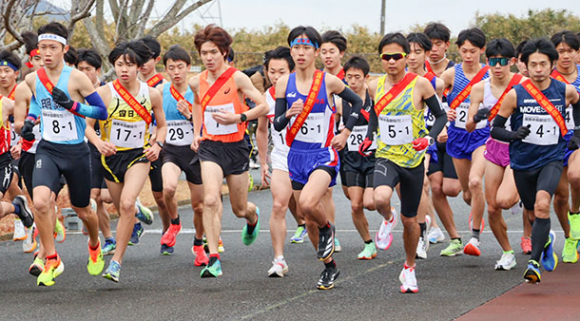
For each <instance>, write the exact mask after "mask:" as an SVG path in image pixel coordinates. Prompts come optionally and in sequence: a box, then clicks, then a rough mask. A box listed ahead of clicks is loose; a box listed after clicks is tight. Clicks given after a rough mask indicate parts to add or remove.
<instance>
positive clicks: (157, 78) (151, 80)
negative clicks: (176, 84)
mask: <svg viewBox="0 0 580 321" xmlns="http://www.w3.org/2000/svg"><path fill="white" fill-rule="evenodd" d="M163 79H165V78H163V75H162V74H157V75H155V76H153V77H151V78H149V80H147V86H149V87H155V86H157V85H159V84H160V83H161V82H163Z"/></svg>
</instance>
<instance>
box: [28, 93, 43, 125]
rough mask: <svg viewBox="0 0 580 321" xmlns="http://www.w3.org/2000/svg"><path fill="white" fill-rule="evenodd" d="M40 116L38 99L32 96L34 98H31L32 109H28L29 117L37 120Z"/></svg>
mask: <svg viewBox="0 0 580 321" xmlns="http://www.w3.org/2000/svg"><path fill="white" fill-rule="evenodd" d="M39 115H40V105H39V104H38V102H36V97H35V96H34V95H32V98H30V108H29V109H28V116H27V117H31V118H33V119H34V120H36V119H37V118H38V116H39Z"/></svg>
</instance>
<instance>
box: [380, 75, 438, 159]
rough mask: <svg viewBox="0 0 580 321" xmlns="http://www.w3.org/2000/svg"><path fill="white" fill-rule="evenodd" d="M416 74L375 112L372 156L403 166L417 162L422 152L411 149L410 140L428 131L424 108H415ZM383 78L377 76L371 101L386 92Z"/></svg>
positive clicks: (421, 156) (411, 143) (421, 157)
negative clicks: (386, 103)
mask: <svg viewBox="0 0 580 321" xmlns="http://www.w3.org/2000/svg"><path fill="white" fill-rule="evenodd" d="M417 78H418V77H416V78H415V79H413V80H412V81H411V82H410V83H409V84H408V85H407V87H406V88H405V89H403V91H402V92H401V93H400V94H399V96H397V97H396V98H395V99H393V100H392V101H391V102H390V103H389V104H388V105H387V106H386V107H385V108H384V109H383V110H382V111H381V112H380V114H378V115H377V117H378V121H379V126H378V128H377V132H378V134H377V151H376V153H375V157H377V158H379V157H380V158H387V159H389V160H390V161H392V162H393V163H395V164H397V165H399V166H401V167H404V168H415V167H417V166H419V165H420V164H421V162H422V161H423V157H424V155H425V152H424V151H421V152H418V151H416V150H415V149H413V140H415V139H417V138H419V137H425V136H426V135H427V133H428V131H427V129H426V128H425V117H424V116H423V113H424V111H423V109H421V110H417V108H415V103H414V100H413V94H414V92H415V85H416V84H417ZM386 79H387V76H386V75H385V76H382V77H381V78H379V82H378V84H377V92H376V94H375V104H376V103H377V102H379V101H380V100H381V98H382V97H383V96H384V95H385V94H387V92H388V90H385V83H386Z"/></svg>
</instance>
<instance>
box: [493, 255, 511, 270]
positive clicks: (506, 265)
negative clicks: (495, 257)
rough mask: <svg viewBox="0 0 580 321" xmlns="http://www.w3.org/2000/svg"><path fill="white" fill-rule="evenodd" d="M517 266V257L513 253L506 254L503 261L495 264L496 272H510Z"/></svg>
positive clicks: (502, 258) (502, 257)
mask: <svg viewBox="0 0 580 321" xmlns="http://www.w3.org/2000/svg"><path fill="white" fill-rule="evenodd" d="M515 266H516V256H515V255H514V254H513V253H504V254H502V255H501V259H499V261H497V262H496V263H495V269H496V270H498V271H499V270H503V271H509V270H511V269H513V268H514V267H515Z"/></svg>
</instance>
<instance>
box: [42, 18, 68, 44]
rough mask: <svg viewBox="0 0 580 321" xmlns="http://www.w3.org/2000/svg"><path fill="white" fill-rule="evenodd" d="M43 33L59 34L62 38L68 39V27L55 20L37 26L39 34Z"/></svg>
mask: <svg viewBox="0 0 580 321" xmlns="http://www.w3.org/2000/svg"><path fill="white" fill-rule="evenodd" d="M45 33H49V34H53V35H57V36H61V37H63V38H64V39H68V29H67V28H66V27H65V26H64V25H63V24H61V23H58V22H56V21H53V22H50V23H48V24H45V25H44V26H42V27H40V28H38V34H39V35H43V34H45ZM63 47H64V45H63Z"/></svg>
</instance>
